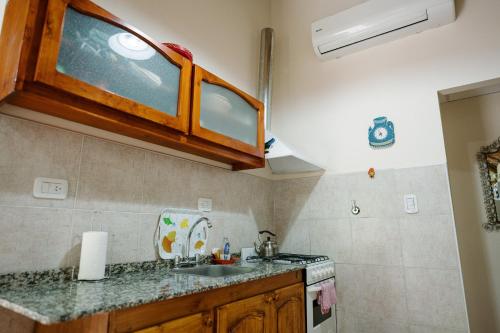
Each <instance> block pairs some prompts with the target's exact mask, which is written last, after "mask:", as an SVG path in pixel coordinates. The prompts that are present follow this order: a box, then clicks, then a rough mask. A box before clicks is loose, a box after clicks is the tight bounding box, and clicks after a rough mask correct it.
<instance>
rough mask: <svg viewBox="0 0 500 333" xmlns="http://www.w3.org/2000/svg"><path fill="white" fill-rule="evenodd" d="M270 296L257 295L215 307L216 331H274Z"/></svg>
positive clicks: (262, 332)
mask: <svg viewBox="0 0 500 333" xmlns="http://www.w3.org/2000/svg"><path fill="white" fill-rule="evenodd" d="M273 327H274V325H273V316H272V297H271V296H269V295H258V296H255V297H251V298H247V299H244V300H241V301H237V302H234V303H230V304H227V305H224V306H222V307H219V308H218V309H217V332H218V333H274V330H273Z"/></svg>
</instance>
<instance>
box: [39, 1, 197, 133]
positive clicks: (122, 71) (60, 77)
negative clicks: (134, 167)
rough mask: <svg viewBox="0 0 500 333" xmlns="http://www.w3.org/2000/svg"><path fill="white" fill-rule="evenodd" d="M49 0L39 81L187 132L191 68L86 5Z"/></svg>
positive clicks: (173, 54) (141, 35)
mask: <svg viewBox="0 0 500 333" xmlns="http://www.w3.org/2000/svg"><path fill="white" fill-rule="evenodd" d="M66 2H68V1H64V0H49V1H48V10H47V17H46V20H45V26H44V30H43V34H42V41H41V46H40V52H39V57H38V60H37V65H36V72H35V80H36V81H40V82H43V83H45V84H48V85H51V86H55V87H57V88H59V89H61V90H64V91H66V92H70V93H72V94H75V95H78V96H81V97H84V98H87V99H90V100H92V101H95V102H97V103H100V104H103V105H105V106H108V107H111V108H113V109H115V110H119V111H122V112H126V113H130V114H133V115H134V116H138V117H141V118H144V119H147V120H150V121H153V122H156V123H159V124H162V125H167V126H169V127H172V128H175V129H178V130H181V131H184V132H187V131H188V126H189V106H190V104H189V103H190V101H189V96H190V76H191V63H190V62H189V60H187V59H185V58H183V57H182V56H180V55H178V54H177V53H175V52H173V51H171V50H169V49H167V48H166V47H165V46H163V45H161V44H159V43H156V42H154V41H153V40H151V39H150V38H149V37H147V36H145V35H144V34H142V33H139V32H138V31H137V30H135V29H134V28H132V27H130V26H128V25H126V24H125V23H123V22H122V21H121V20H120V19H118V18H116V17H114V16H112V15H111V14H110V13H108V12H106V11H104V10H103V9H102V8H100V7H98V6H97V5H95V4H93V3H91V2H90V1H87V0H71V1H69V4H66Z"/></svg>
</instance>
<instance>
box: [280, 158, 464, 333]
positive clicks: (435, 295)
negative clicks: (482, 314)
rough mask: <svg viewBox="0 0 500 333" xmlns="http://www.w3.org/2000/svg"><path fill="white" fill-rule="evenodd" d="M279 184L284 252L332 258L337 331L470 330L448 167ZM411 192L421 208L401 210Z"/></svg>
mask: <svg viewBox="0 0 500 333" xmlns="http://www.w3.org/2000/svg"><path fill="white" fill-rule="evenodd" d="M278 183H279V184H278V185H276V186H275V189H274V190H275V192H274V193H275V197H274V200H275V207H276V209H275V216H274V223H275V225H276V229H277V231H278V234H279V236H280V241H281V246H282V249H285V250H287V251H293V250H295V251H306V250H307V249H310V252H311V253H322V254H327V255H329V256H330V258H332V259H333V260H335V261H336V262H337V274H336V279H337V287H338V294H339V309H340V312H339V326H340V329H339V331H340V333H345V332H354V333H360V332H381V333H382V332H383V333H386V332H412V333H413V332H441V331H439V329H441V330H442V332H463V331H464V330H465V331H467V330H466V328H467V315H466V313H465V305H464V294H463V286H462V283H461V282H460V280H459V279H457V277H459V276H460V275H459V274H460V273H459V272H460V270H459V265H458V258H457V246H456V239H455V232H454V224H453V218H452V215H451V208H450V200H449V191H448V181H447V177H446V166H445V165H439V166H430V167H420V168H412V169H401V170H383V171H378V172H377V174H376V176H375V178H374V179H370V178H369V177H368V175H367V174H366V173H364V172H360V173H355V174H348V175H340V176H331V175H325V176H323V177H316V178H312V179H299V180H285V181H280V182H278ZM331 191H333V192H334V193H335V194H332V193H330V192H331ZM408 193H413V194H415V195H417V200H418V204H419V209H420V210H419V213H418V214H415V215H409V214H407V213H406V212H405V211H404V202H403V196H404V194H408ZM351 200H356V202H357V204H358V205H359V207H360V209H361V213H360V214H359V215H357V216H354V215H352V214H351V212H350V209H351V206H350V204H351ZM307 225H309V226H310V227H309V228H307V227H304V226H307ZM414 269H416V270H414ZM417 274H418V275H419V276H421V277H422V278H421V279H419V278H417V277H416V276H417ZM444 275H448V278H449V279H450V281H449V284H448V285H446V286H443V285H442V283H443V282H444V280H443V276H444ZM441 289H442V290H443V297H440V295H441V291H440V290H441ZM426 297H428V299H426Z"/></svg>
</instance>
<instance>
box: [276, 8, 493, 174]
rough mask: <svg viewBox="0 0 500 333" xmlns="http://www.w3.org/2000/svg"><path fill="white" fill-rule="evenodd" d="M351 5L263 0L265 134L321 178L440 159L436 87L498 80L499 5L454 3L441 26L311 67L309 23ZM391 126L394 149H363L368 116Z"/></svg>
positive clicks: (442, 160)
mask: <svg viewBox="0 0 500 333" xmlns="http://www.w3.org/2000/svg"><path fill="white" fill-rule="evenodd" d="M360 2H362V1H360V0H343V1H324V0H309V1H302V0H273V1H271V5H272V11H271V20H272V25H273V27H274V28H275V29H276V36H277V40H276V43H277V44H276V45H277V47H276V58H275V59H276V66H275V85H274V94H275V95H274V100H273V117H272V128H273V131H274V132H276V134H277V135H280V136H281V137H282V138H284V139H286V140H288V141H291V142H292V143H293V144H294V145H295V146H298V147H300V148H302V149H304V150H305V151H307V152H308V153H310V155H312V156H313V157H318V158H323V157H325V156H326V158H327V160H328V162H327V166H328V169H329V172H334V173H344V172H354V171H366V170H368V168H369V167H371V166H374V167H376V168H379V169H385V168H403V167H414V166H425V165H434V164H442V163H445V161H446V159H445V150H444V144H443V136H442V129H441V121H440V116H439V104H438V98H437V91H438V90H441V89H445V88H449V87H454V86H458V85H463V84H466V83H471V82H476V81H481V80H485V79H490V78H494V77H498V76H500V66H498V64H499V63H498V59H499V58H500V39H499V38H497V35H498V31H500V20H498V13H499V12H500V2H499V1H498V0H457V1H456V3H457V9H458V20H457V21H456V22H455V23H453V24H451V25H448V26H445V27H441V28H438V29H435V30H430V31H427V32H424V33H421V34H418V35H414V36H410V37H407V38H405V39H402V40H398V41H395V42H392V43H389V44H384V45H380V46H378V47H375V48H371V49H368V50H365V51H362V52H360V53H357V54H353V55H349V56H346V57H344V58H342V59H340V60H331V61H327V62H320V61H319V60H318V59H317V58H316V56H315V55H314V52H313V49H312V45H311V36H310V24H311V22H313V21H314V20H316V19H319V18H321V17H325V16H328V15H332V14H334V13H336V12H339V11H341V10H343V9H346V8H348V7H351V6H353V5H355V4H357V3H360ZM379 115H387V116H389V118H391V119H392V120H393V121H394V122H395V127H396V137H397V138H396V140H397V142H396V145H395V146H394V147H392V148H391V149H388V150H377V151H374V150H372V149H370V148H369V146H368V142H367V141H368V140H367V130H368V127H369V125H370V123H371V120H372V119H373V118H374V117H376V116H379Z"/></svg>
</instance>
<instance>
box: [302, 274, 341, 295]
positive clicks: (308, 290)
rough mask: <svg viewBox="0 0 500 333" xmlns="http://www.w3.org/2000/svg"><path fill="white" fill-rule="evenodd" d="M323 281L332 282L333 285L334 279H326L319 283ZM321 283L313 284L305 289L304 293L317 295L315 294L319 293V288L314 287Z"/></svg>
mask: <svg viewBox="0 0 500 333" xmlns="http://www.w3.org/2000/svg"><path fill="white" fill-rule="evenodd" d="M325 281H333V283H335V279H334V278H330V279H326V280H324V281H321V282H325ZM321 282H318V283H315V284H313V285H311V286H309V287H307V288H306V291H307V292H308V293H317V292H320V291H321V287H316V285H319V284H320V283H321Z"/></svg>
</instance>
